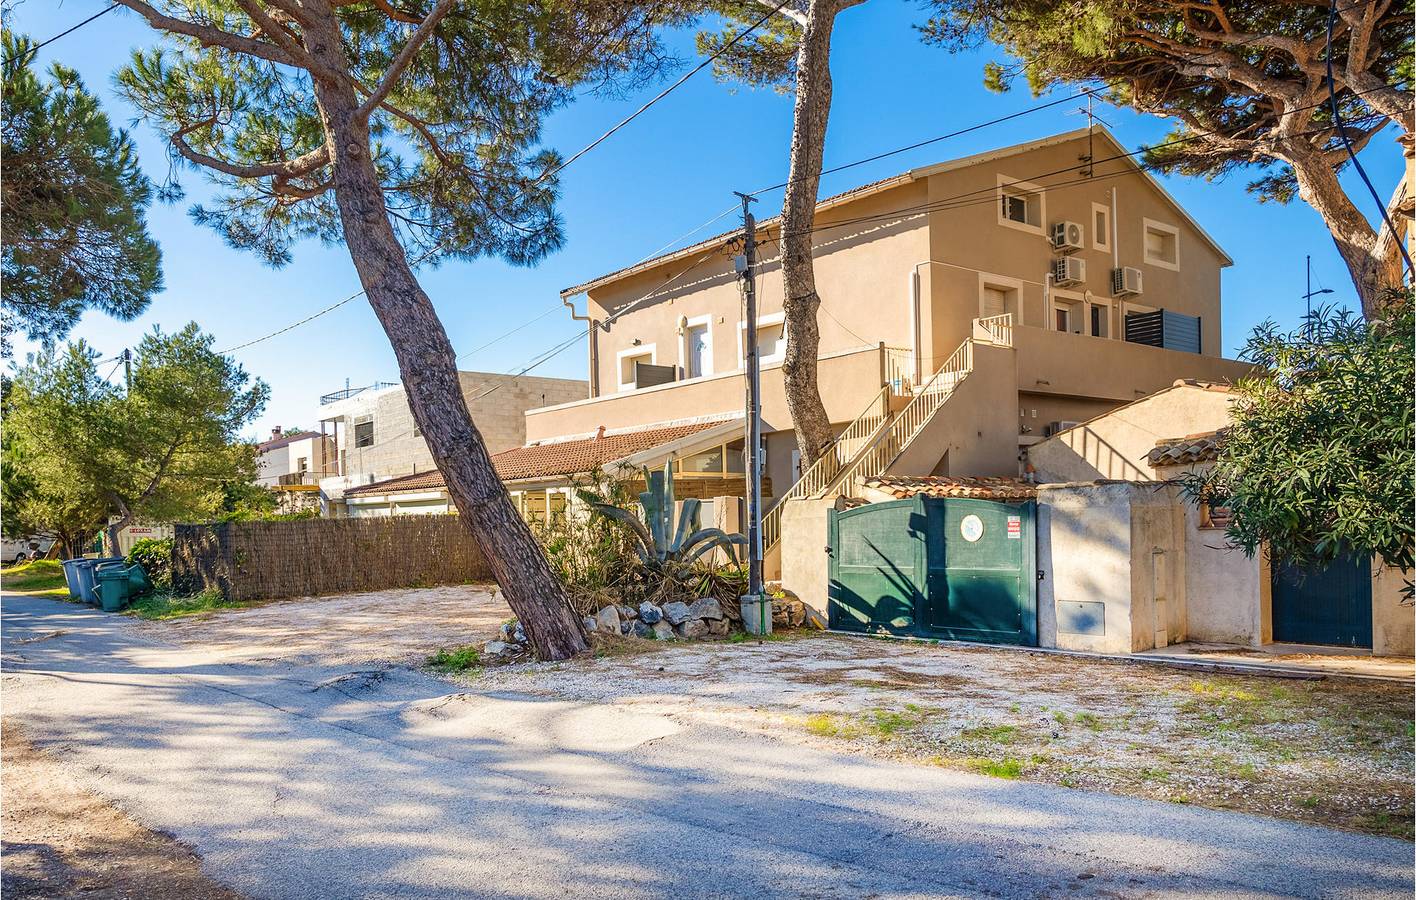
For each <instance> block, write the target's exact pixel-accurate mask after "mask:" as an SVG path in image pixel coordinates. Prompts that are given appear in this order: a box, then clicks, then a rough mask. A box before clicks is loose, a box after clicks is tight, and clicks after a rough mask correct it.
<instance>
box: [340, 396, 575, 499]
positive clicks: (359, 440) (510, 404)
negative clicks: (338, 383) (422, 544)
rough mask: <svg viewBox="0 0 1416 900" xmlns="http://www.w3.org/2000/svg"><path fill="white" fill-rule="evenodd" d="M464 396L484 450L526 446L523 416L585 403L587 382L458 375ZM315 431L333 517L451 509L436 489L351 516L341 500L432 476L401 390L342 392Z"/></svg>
mask: <svg viewBox="0 0 1416 900" xmlns="http://www.w3.org/2000/svg"><path fill="white" fill-rule="evenodd" d="M458 379H459V381H460V382H461V385H462V396H463V398H464V399H465V400H466V402H467V408H468V411H469V412H471V414H472V421H473V422H475V423H476V425H477V429H478V431H480V432H481V434H482V439H483V440H484V441H485V442H486V444H487V451H488V452H489V453H492V454H496V453H500V452H502V451H504V450H509V449H511V448H513V447H520V446H521V445H522V444H523V443H525V441H526V411H527V410H528V409H535V408H537V407H541V406H553V405H556V404H561V403H570V402H573V401H576V400H584V399H585V397H586V396H587V395H588V393H589V385H588V384H587V383H586V382H584V381H578V380H575V379H568V378H539V377H532V376H526V375H515V376H514V375H496V374H492V373H489V372H459V373H458ZM320 431H321V433H323V434H325V435H326V436H327V437H328V438H329V440H330V441H331V442H332V447H333V450H332V452H331V456H330V460H331V464H330V467H329V471H328V472H327V473H326V474H325V476H324V477H323V478H321V479H320V481H319V483H318V486H319V491H320V502H321V505H322V507H323V508H324V510H325V513H326V514H327V515H330V516H345V515H355V514H365V515H380V514H383V515H387V514H390V513H394V512H397V513H420V512H421V513H442V512H448V511H449V510H450V509H451V505H450V503H449V502H448V497H447V492H446V490H445V489H443V488H442V487H441V486H438V487H434V488H431V489H429V490H428V491H424V492H421V493H422V494H425V495H426V496H421V495H420V496H418V497H417V498H416V499H415V498H413V497H404V498H403V502H402V503H400V504H398V505H397V508H395V507H394V505H393V504H391V503H390V504H388V505H387V508H384V509H374V507H376V506H378V504H370V503H368V502H365V503H364V504H363V507H364V509H362V510H360V511H357V512H356V511H355V510H354V509H352V508H351V507H350V506H349V505H348V504H346V503H345V498H344V492H345V491H346V490H348V489H350V488H354V487H359V486H361V485H367V484H372V483H374V482H379V481H386V480H388V479H390V478H401V477H404V476H412V475H422V474H426V473H432V474H434V475H435V474H437V467H436V466H435V465H434V464H433V455H432V452H431V451H430V450H429V449H428V444H427V442H426V441H425V440H424V439H423V435H422V432H420V431H419V430H418V426H417V424H416V423H415V422H414V421H413V412H412V410H411V409H410V408H409V406H408V395H407V393H406V392H405V391H404V389H403V386H402V385H397V384H388V383H376V384H373V385H369V386H367V387H362V388H346V389H344V390H342V391H336V392H335V393H332V394H326V395H324V396H323V397H321V398H320Z"/></svg>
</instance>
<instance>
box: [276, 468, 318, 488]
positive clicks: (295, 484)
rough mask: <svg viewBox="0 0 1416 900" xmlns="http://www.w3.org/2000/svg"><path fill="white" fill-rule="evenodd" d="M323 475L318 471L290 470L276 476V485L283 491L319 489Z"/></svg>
mask: <svg viewBox="0 0 1416 900" xmlns="http://www.w3.org/2000/svg"><path fill="white" fill-rule="evenodd" d="M321 477H322V476H321V474H320V473H317V472H290V473H288V474H285V475H278V476H276V479H275V485H274V486H275V488H276V490H282V491H317V490H319V489H320V478H321Z"/></svg>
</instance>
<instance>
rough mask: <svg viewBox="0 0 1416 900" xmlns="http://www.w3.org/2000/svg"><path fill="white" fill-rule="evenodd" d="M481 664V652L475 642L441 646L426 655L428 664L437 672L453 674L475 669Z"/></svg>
mask: <svg viewBox="0 0 1416 900" xmlns="http://www.w3.org/2000/svg"><path fill="white" fill-rule="evenodd" d="M481 664H482V653H481V651H479V650H478V649H477V645H476V644H467V645H465V646H462V647H453V648H451V649H448V648H446V647H443V648H441V649H439V650H438V652H437V653H434V654H433V655H432V656H430V657H428V666H429V667H430V668H433V669H436V670H438V671H439V672H446V673H449V674H455V673H458V672H466V671H467V670H468V669H475V668H477V667H479V666H480V665H481Z"/></svg>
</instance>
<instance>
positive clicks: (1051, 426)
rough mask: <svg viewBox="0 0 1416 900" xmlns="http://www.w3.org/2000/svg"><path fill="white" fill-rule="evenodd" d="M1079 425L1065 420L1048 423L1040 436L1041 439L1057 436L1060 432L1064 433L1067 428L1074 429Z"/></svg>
mask: <svg viewBox="0 0 1416 900" xmlns="http://www.w3.org/2000/svg"><path fill="white" fill-rule="evenodd" d="M1080 424H1082V423H1081V422H1072V421H1068V420H1065V419H1064V420H1062V421H1060V422H1048V423H1047V427H1045V428H1043V430H1042V434H1043V437H1052V436H1053V435H1054V434H1057V433H1058V432H1060V431H1066V430H1067V429H1068V428H1075V427H1076V426H1078V425H1080Z"/></svg>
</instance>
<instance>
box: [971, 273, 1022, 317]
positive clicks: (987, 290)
mask: <svg viewBox="0 0 1416 900" xmlns="http://www.w3.org/2000/svg"><path fill="white" fill-rule="evenodd" d="M1005 313H1011V314H1012V316H1013V324H1014V325H1021V324H1023V282H1022V279H1019V278H1009V277H1007V276H1006V275H994V274H992V273H989V272H980V273H978V317H979V318H980V319H986V318H988V317H990V316H1001V315H1004V314H1005Z"/></svg>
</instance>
